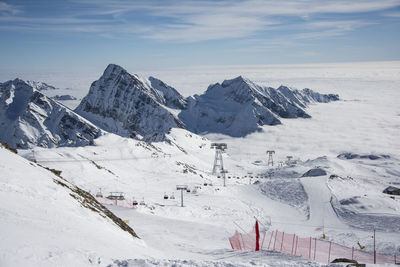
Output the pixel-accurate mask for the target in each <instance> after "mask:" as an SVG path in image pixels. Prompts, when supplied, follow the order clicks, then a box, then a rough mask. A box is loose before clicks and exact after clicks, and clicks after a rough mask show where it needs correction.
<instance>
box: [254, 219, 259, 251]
mask: <svg viewBox="0 0 400 267" xmlns="http://www.w3.org/2000/svg"><path fill="white" fill-rule="evenodd" d="M255 228H256V251H259V250H260V231H259V229H258V221H256V225H255Z"/></svg>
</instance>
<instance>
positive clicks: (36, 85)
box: [26, 81, 58, 91]
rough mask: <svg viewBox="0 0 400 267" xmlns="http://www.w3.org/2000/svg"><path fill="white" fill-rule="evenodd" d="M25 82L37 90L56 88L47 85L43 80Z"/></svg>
mask: <svg viewBox="0 0 400 267" xmlns="http://www.w3.org/2000/svg"><path fill="white" fill-rule="evenodd" d="M26 83H27V84H29V85H30V86H32V87H33V88H35V89H36V90H38V91H46V90H56V89H58V88H56V87H54V86H52V85H49V84H47V83H44V82H36V81H26Z"/></svg>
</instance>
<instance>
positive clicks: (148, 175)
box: [0, 62, 400, 266]
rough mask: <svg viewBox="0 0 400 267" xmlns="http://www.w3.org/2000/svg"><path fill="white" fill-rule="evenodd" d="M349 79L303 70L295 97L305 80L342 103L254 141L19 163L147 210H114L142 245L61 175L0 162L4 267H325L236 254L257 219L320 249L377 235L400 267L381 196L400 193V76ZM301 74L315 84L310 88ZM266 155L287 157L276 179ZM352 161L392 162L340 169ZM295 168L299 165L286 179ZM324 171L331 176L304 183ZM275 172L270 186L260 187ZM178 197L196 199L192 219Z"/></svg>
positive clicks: (188, 141)
mask: <svg viewBox="0 0 400 267" xmlns="http://www.w3.org/2000/svg"><path fill="white" fill-rule="evenodd" d="M355 66H358V65H357V64H356V65H355ZM378 67H379V68H378ZM282 69H283V71H284V72H285V68H284V67H281V70H282ZM287 69H289V70H292V71H293V68H292V67H291V66H288V67H287ZM349 69H351V68H350V67H349V66H348V65H344V66H343V70H342V71H341V70H340V68H325V69H323V66H314V67H313V66H309V67H307V69H305V70H302V69H297V72H293V74H292V76H288V77H287V79H288V80H289V81H290V82H292V83H293V85H294V86H296V81H297V82H298V83H299V85H297V86H298V87H310V88H312V89H318V91H319V90H322V92H324V91H326V92H332V93H338V94H339V95H340V97H341V99H342V100H341V101H339V102H334V103H330V104H326V105H325V104H324V105H318V104H317V105H312V106H311V107H310V108H309V109H308V110H307V111H308V113H309V114H310V115H311V116H312V118H311V119H296V120H291V119H283V120H282V123H283V124H282V125H278V126H264V127H263V131H262V132H257V133H254V134H251V135H248V136H246V137H245V138H232V137H227V136H224V135H217V134H210V135H207V136H205V137H202V136H198V135H195V134H191V133H189V132H187V131H186V130H183V129H173V130H172V131H171V133H170V134H169V137H170V138H169V139H170V140H172V144H167V143H153V146H150V145H147V144H146V143H143V142H139V141H135V140H132V139H127V138H122V137H119V136H116V135H113V134H107V135H105V136H102V137H100V138H98V139H96V140H95V142H94V145H93V146H86V147H77V148H67V147H64V148H52V149H44V148H35V149H33V150H20V151H19V155H22V156H23V157H25V158H28V159H35V160H36V161H37V163H38V164H40V165H43V166H46V167H48V168H53V169H57V170H61V171H62V172H61V176H62V177H64V178H65V179H67V180H68V181H70V182H71V183H73V184H75V185H77V186H79V187H81V188H82V189H85V190H87V191H90V192H91V193H92V194H96V192H98V191H99V190H100V188H101V191H102V193H103V194H104V195H105V196H106V195H108V193H109V192H115V191H122V192H125V197H126V199H127V200H128V201H129V202H131V201H133V200H136V201H138V202H142V201H143V202H144V203H145V205H139V206H138V207H137V208H135V209H133V208H130V207H121V206H114V205H107V208H109V209H110V210H111V211H113V212H114V213H115V214H116V215H117V216H119V217H120V218H121V219H123V220H127V221H128V224H129V225H130V226H131V227H132V228H133V230H134V231H135V232H136V233H137V235H138V236H139V237H140V239H136V238H133V237H132V236H131V235H129V234H127V233H126V232H125V231H122V230H121V229H120V228H118V227H117V226H116V225H115V224H113V223H112V222H111V221H110V220H108V219H106V218H103V217H101V216H100V215H99V214H97V213H94V212H92V211H90V210H89V209H87V208H85V207H83V206H82V205H81V203H79V202H77V201H76V200H75V199H74V198H72V197H71V196H70V195H69V192H68V190H67V189H65V188H64V187H60V186H59V185H58V184H56V183H54V182H53V179H54V175H53V174H52V173H51V172H49V171H47V170H44V169H43V168H41V167H40V166H38V165H36V164H35V163H33V162H30V161H28V160H26V159H22V158H21V157H19V156H18V155H15V154H12V153H11V152H9V151H7V150H5V149H0V153H1V154H0V158H1V161H0V173H1V175H0V201H1V203H2V205H1V206H0V214H1V216H0V266H152V265H159V266H319V265H321V264H320V263H317V262H313V261H309V260H306V259H301V258H299V257H293V256H288V255H283V254H280V253H278V252H270V251H262V252H243V251H232V250H231V248H230V244H229V241H228V237H230V236H231V235H233V234H234V231H235V230H239V231H241V232H244V231H246V232H247V231H250V230H251V228H252V226H253V224H254V221H255V217H256V218H258V219H259V221H260V224H261V228H262V230H276V229H277V230H279V231H285V232H287V233H296V234H297V235H299V236H304V237H307V236H312V237H316V238H322V234H323V233H325V234H326V239H327V240H330V241H333V242H335V243H338V244H341V245H345V246H348V247H353V246H354V247H358V245H357V243H360V244H361V245H363V246H365V250H367V251H372V250H373V239H372V238H371V236H372V233H373V228H375V229H376V231H377V232H376V237H377V239H376V246H377V251H378V252H380V253H386V254H395V253H397V255H398V256H399V258H400V234H399V233H400V229H399V228H400V227H399V225H400V198H399V197H395V198H394V199H393V198H390V196H389V195H385V194H383V193H382V191H383V189H384V188H386V187H387V186H389V185H392V186H400V185H399V183H400V180H399V177H400V158H399V156H398V151H400V144H399V142H398V137H399V130H400V106H399V105H398V103H397V100H398V99H399V97H400V90H399V88H398V84H399V82H400V76H399V70H400V63H398V62H397V63H387V64H383V63H382V64H380V65H379V66H377V67H376V68H375V69H374V68H373V65H369V67H368V68H366V67H365V68H360V71H359V72H357V70H354V69H352V73H349ZM372 70H374V71H372ZM233 72H235V70H233V71H232V73H233ZM266 72H267V73H268V70H266ZM254 73H261V71H260V70H258V71H254ZM270 73H271V75H272V74H274V73H275V74H276V75H278V73H279V72H270ZM288 73H292V72H288ZM310 73H311V74H310ZM366 73H367V74H368V75H366ZM318 74H319V76H318ZM192 75H193V73H192ZM245 75H246V74H245ZM279 75H280V74H279ZM279 75H278V76H276V77H271V79H272V80H273V79H279V78H280V76H279ZM302 75H303V76H304V77H307V75H311V76H312V77H310V79H309V84H307V85H304V83H305V80H303V78H302V77H303V76H302ZM233 76H234V75H233ZM247 76H248V75H247ZM316 77H321V78H316ZM225 78H226V77H225ZM260 79H263V77H260ZM296 79H297V80H296ZM282 82H283V83H284V81H282ZM272 86H276V85H275V84H272ZM211 142H225V143H227V144H228V149H227V153H226V154H224V155H223V157H224V164H225V167H226V169H227V170H228V171H229V173H228V175H227V176H230V177H231V178H230V179H229V178H228V179H227V186H226V187H223V186H221V185H222V179H221V178H217V177H214V176H212V175H211V169H212V163H213V160H214V151H212V150H211V149H210V143H211ZM266 150H275V152H276V154H275V155H274V161H275V166H274V167H273V168H271V167H268V166H267V155H266V153H265V151H266ZM342 153H356V154H359V155H371V154H372V155H388V156H389V157H381V158H379V159H376V160H372V159H370V158H354V159H343V158H338V157H337V156H338V155H339V154H342ZM288 155H290V156H293V159H296V160H297V163H296V164H288V165H286V164H284V166H283V167H281V168H278V167H277V166H278V164H279V162H280V161H285V160H286V156H288ZM314 168H320V169H323V170H325V171H326V173H327V174H326V175H322V176H304V177H302V176H303V174H305V173H306V172H307V171H309V170H310V169H314ZM270 172H273V174H272V175H271V178H256V177H257V176H258V177H261V176H263V177H265V176H269V175H268V173H270ZM332 175H333V176H332ZM244 176H247V177H245V178H243V177H244ZM249 176H253V178H252V179H251V180H250V178H249ZM237 177H241V178H239V179H238V178H237ZM256 180H258V181H259V182H257V183H254V182H255V181H256ZM179 184H186V185H188V186H189V188H190V189H191V192H190V193H189V192H185V193H184V207H180V192H179V191H176V189H175V187H176V185H179ZM205 184H207V185H205ZM210 184H212V186H210ZM196 186H197V188H196ZM195 188H196V190H195V191H197V192H195V193H194V192H193V191H194V189H195ZM165 194H167V195H168V196H169V197H170V196H171V195H172V194H173V195H174V197H175V199H167V200H166V199H164V195H165Z"/></svg>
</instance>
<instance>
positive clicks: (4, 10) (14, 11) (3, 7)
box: [0, 2, 21, 15]
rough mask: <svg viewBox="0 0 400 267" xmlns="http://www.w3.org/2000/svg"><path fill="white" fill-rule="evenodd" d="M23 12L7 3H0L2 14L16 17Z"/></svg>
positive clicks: (0, 12)
mask: <svg viewBox="0 0 400 267" xmlns="http://www.w3.org/2000/svg"><path fill="white" fill-rule="evenodd" d="M20 12H21V9H20V7H18V6H15V5H10V4H7V3H5V2H0V14H7V13H8V14H11V15H16V14H18V13H20Z"/></svg>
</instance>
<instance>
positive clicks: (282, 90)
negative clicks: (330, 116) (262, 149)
mask: <svg viewBox="0 0 400 267" xmlns="http://www.w3.org/2000/svg"><path fill="white" fill-rule="evenodd" d="M338 99H339V97H338V95H333V94H329V95H323V94H319V93H317V92H314V91H312V90H310V89H303V90H301V91H299V90H296V89H291V88H289V87H286V86H280V87H279V88H278V89H274V88H272V87H263V86H260V85H257V84H255V83H253V82H252V81H250V80H249V79H246V78H243V77H241V76H239V77H237V78H235V79H232V80H225V81H224V82H223V83H222V84H219V83H216V84H213V85H210V86H209V87H208V89H207V91H206V92H205V93H204V94H202V95H195V96H194V97H189V98H188V99H187V102H188V104H187V108H186V109H185V110H183V111H182V112H181V113H180V114H179V118H180V119H181V120H182V121H183V122H184V123H185V124H186V126H187V128H188V129H189V130H191V131H193V132H195V133H207V132H211V133H223V134H227V135H230V136H234V137H239V136H245V135H246V134H249V133H251V132H254V131H257V130H258V129H259V126H262V125H277V124H281V121H280V118H298V117H301V118H310V115H308V114H307V113H306V112H305V110H304V108H305V107H306V106H307V104H309V103H312V102H324V103H326V102H329V101H335V100H338Z"/></svg>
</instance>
